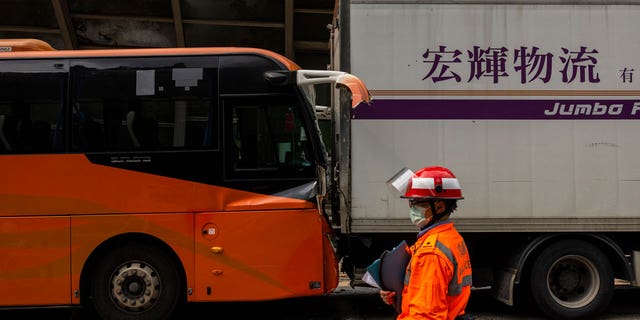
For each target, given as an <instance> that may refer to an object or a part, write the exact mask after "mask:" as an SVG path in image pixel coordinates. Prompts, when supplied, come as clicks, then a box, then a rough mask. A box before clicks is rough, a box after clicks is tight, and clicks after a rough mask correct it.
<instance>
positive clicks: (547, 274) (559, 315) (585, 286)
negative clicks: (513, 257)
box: [530, 240, 614, 319]
mask: <svg viewBox="0 0 640 320" xmlns="http://www.w3.org/2000/svg"><path fill="white" fill-rule="evenodd" d="M530 289H531V295H532V297H533V300H534V302H535V303H536V306H537V307H538V309H539V310H541V311H542V312H543V313H545V314H546V315H547V316H548V317H550V318H552V319H584V318H588V317H590V316H594V315H597V314H598V313H600V312H602V311H603V310H604V309H605V308H606V307H607V306H608V305H609V302H610V301H611V298H612V297H613V291H614V279H613V270H612V267H611V264H610V263H609V260H608V259H607V257H606V256H605V255H604V253H602V251H601V250H600V249H598V247H596V246H595V245H593V244H591V243H588V242H585V241H581V240H567V241H561V242H558V243H554V244H552V245H550V246H549V247H547V248H545V249H544V250H543V251H542V252H541V253H540V255H539V256H538V258H537V259H536V261H535V263H534V264H533V266H532V269H531V277H530Z"/></svg>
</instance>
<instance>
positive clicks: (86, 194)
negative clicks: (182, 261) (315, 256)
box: [0, 154, 313, 216]
mask: <svg viewBox="0 0 640 320" xmlns="http://www.w3.org/2000/svg"><path fill="white" fill-rule="evenodd" d="M0 167H2V168H4V169H5V170H6V174H5V177H4V179H3V181H5V182H6V183H3V184H1V185H0V215H14V216H27V215H63V214H113V213H141V212H152V213H159V212H166V213H175V212H203V211H234V210H247V209H249V208H260V209H263V210H266V209H277V208H279V209H283V208H286V209H293V208H312V207H313V203H310V202H308V201H304V200H299V199H291V198H284V197H276V196H267V195H259V194H255V193H251V192H245V191H239V190H234V189H230V188H224V187H219V186H212V185H207V184H203V183H195V182H189V181H184V180H179V179H174V178H167V177H163V176H157V175H152V174H147V173H141V172H136V171H131V170H125V169H119V168H113V167H109V166H102V165H96V164H92V163H90V162H89V161H88V160H87V158H86V156H84V155H82V154H58V155H46V156H44V155H15V156H2V157H0ZM256 206H259V207H256Z"/></svg>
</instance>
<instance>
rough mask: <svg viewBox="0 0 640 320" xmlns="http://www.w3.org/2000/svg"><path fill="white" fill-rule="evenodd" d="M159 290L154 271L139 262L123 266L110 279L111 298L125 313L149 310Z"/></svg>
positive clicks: (159, 285)
mask: <svg viewBox="0 0 640 320" xmlns="http://www.w3.org/2000/svg"><path fill="white" fill-rule="evenodd" d="M161 289H162V286H161V283H160V279H159V278H158V275H157V273H156V271H155V270H154V269H153V268H152V267H151V266H149V265H147V264H144V263H141V262H129V263H126V264H123V265H122V266H120V267H119V268H118V269H117V270H116V272H114V274H113V276H112V277H111V296H112V298H113V300H114V301H115V302H116V303H117V304H118V306H120V307H121V308H123V309H125V310H127V311H144V310H147V309H149V308H151V307H152V306H153V305H154V304H155V303H156V301H157V299H158V296H159V295H160V292H161Z"/></svg>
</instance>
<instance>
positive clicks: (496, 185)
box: [331, 0, 640, 319]
mask: <svg viewBox="0 0 640 320" xmlns="http://www.w3.org/2000/svg"><path fill="white" fill-rule="evenodd" d="M638 30H640V1H562V0H557V1H556V0H536V1H524V0H523V1H516V0H510V1H509V0H507V1H478V0H475V1H470V0H455V1H453V0H450V1H426V0H405V1H403V0H388V1H385V0H351V1H342V2H341V4H340V7H339V11H338V15H337V16H336V19H335V23H334V25H333V31H332V35H333V37H332V39H333V42H332V46H331V47H332V49H333V60H332V67H333V68H334V69H336V70H344V71H348V72H350V73H352V74H355V75H357V76H358V77H360V78H361V79H362V80H363V81H364V82H365V83H366V84H367V86H368V88H369V89H370V92H371V94H372V96H373V102H372V104H371V105H364V104H363V105H360V106H358V107H357V108H355V109H353V110H344V109H343V110H340V109H337V108H336V109H333V110H332V114H331V117H332V122H331V123H332V124H333V128H334V131H333V136H332V139H331V140H333V141H332V142H333V143H334V147H333V149H332V154H331V156H332V160H333V163H334V172H333V175H332V178H333V181H334V184H333V189H332V191H333V194H334V197H333V199H332V211H331V214H332V216H333V220H334V223H335V224H336V230H339V233H340V235H341V236H342V237H341V241H342V242H341V245H342V246H341V248H343V250H342V253H343V254H344V256H345V257H344V259H343V269H344V271H346V272H347V273H348V274H349V275H350V276H351V277H352V279H353V280H354V281H357V280H358V275H359V274H361V273H360V271H361V270H362V268H364V267H366V266H367V265H368V264H369V263H370V262H371V261H372V260H373V259H375V258H377V257H378V256H379V255H380V254H381V253H382V251H383V250H386V249H391V248H392V247H393V246H394V245H396V244H398V242H399V241H400V240H405V239H407V240H412V239H415V235H416V231H417V230H416V229H415V227H414V226H413V225H411V223H410V220H409V216H408V204H407V202H406V200H403V199H400V198H398V197H396V196H394V195H393V194H392V193H391V192H390V191H389V190H388V189H387V186H386V184H385V182H386V181H387V179H389V178H390V177H391V176H392V175H393V174H394V173H396V172H397V171H398V170H400V169H401V168H403V167H407V168H409V169H412V170H414V171H416V170H418V169H420V168H422V167H424V166H428V165H442V166H446V167H448V168H450V169H451V170H452V171H453V172H454V173H455V174H456V176H457V177H458V179H459V181H460V183H461V186H462V192H463V196H464V200H461V201H460V202H459V208H458V210H457V211H456V212H455V213H454V214H453V215H452V219H453V220H454V221H455V225H456V227H457V228H458V230H460V231H461V233H462V234H463V236H464V237H465V239H466V242H467V244H468V246H469V250H470V254H471V260H472V265H473V269H474V273H473V283H474V287H475V288H489V287H490V288H491V290H493V292H494V293H495V296H496V297H497V298H498V299H499V300H500V301H503V302H505V303H507V304H509V305H513V304H514V303H515V304H516V305H517V304H518V302H519V300H520V299H523V301H533V302H534V303H535V305H536V306H537V307H539V309H540V310H541V311H542V312H544V313H545V314H546V316H548V317H551V318H559V319H581V318H584V317H587V316H590V315H595V314H598V313H599V312H601V311H603V309H605V308H606V307H607V305H608V304H609V302H610V300H611V299H612V296H613V291H614V289H615V288H616V286H615V284H614V282H618V283H624V284H626V285H629V286H637V285H638V281H637V280H638V279H639V268H638V267H639V263H640V261H639V258H640V252H639V250H640V36H638ZM344 98H345V97H342V99H344Z"/></svg>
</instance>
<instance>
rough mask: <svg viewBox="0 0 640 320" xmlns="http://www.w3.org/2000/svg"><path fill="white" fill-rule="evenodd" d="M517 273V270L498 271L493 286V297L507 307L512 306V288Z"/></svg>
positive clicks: (504, 269)
mask: <svg viewBox="0 0 640 320" xmlns="http://www.w3.org/2000/svg"><path fill="white" fill-rule="evenodd" d="M517 273H518V270H516V269H514V268H503V269H501V270H499V271H498V272H497V277H496V279H495V284H494V286H493V296H494V297H495V298H496V299H497V300H498V301H500V302H502V303H504V304H506V305H508V306H513V288H514V287H515V282H516V274H517Z"/></svg>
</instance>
